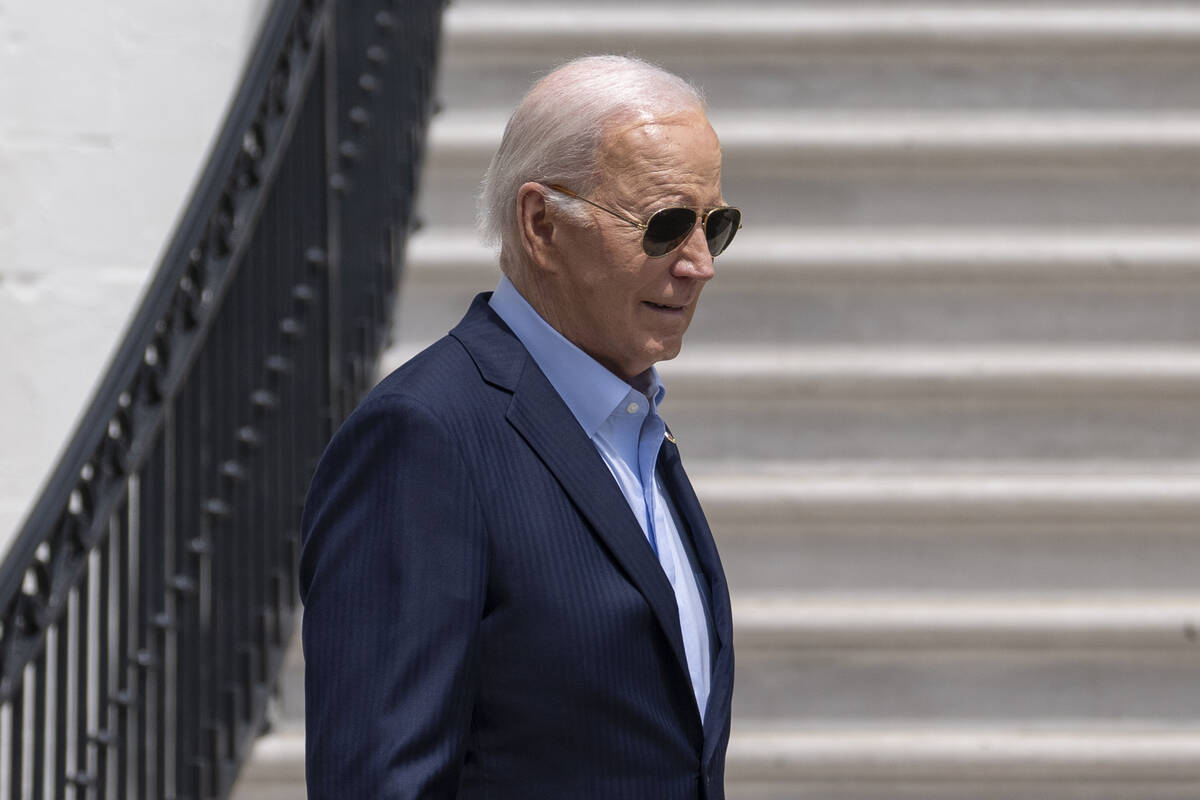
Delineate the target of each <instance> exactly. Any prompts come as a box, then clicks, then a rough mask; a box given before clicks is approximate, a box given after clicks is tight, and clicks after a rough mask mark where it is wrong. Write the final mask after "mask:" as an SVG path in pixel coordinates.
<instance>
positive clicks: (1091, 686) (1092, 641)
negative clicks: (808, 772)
mask: <svg viewBox="0 0 1200 800" xmlns="http://www.w3.org/2000/svg"><path fill="white" fill-rule="evenodd" d="M734 628H735V631H736V633H735V637H736V638H735V641H736V643H737V654H738V681H737V688H736V691H735V693H734V714H735V716H736V717H737V718H739V719H754V720H759V721H772V722H775V723H779V724H786V723H788V722H789V721H790V722H793V723H799V724H803V725H805V726H808V727H812V728H818V727H821V726H830V727H831V728H836V726H838V725H846V724H854V723H855V722H856V721H861V720H864V719H870V720H872V721H873V723H875V724H911V723H917V722H919V723H923V724H928V725H948V724H951V725H960V724H970V723H971V722H973V721H978V720H987V721H988V722H989V723H1013V724H1015V723H1020V722H1036V723H1038V724H1049V723H1054V724H1069V723H1072V722H1080V721H1088V722H1094V723H1096V724H1101V723H1104V722H1109V723H1112V724H1121V723H1127V722H1130V721H1145V720H1157V721H1159V722H1168V721H1169V722H1171V723H1173V724H1188V723H1189V722H1191V721H1193V720H1195V719H1196V717H1197V716H1198V715H1200V696H1196V693H1195V692H1190V691H1189V690H1188V688H1187V687H1188V686H1189V685H1191V684H1192V683H1193V682H1194V676H1195V669H1196V664H1197V659H1200V596H1197V595H1195V594H1194V593H1193V594H1190V595H1188V594H1185V595H1179V596H1170V597H1164V596H1161V595H1125V596H1119V595H1110V594H1107V593H1104V594H1097V595H1077V596H1064V595H1062V594H1060V593H1054V594H1049V595H1045V596H1036V595H1027V594H1022V593H1015V592H1003V593H996V594H994V595H989V596H981V595H980V594H979V593H976V592H961V593H943V594H941V595H938V596H930V595H929V594H928V593H927V594H924V595H919V596H916V597H912V596H908V595H890V594H881V593H874V594H863V593H859V594H853V595H850V594H846V595H819V596H812V595H810V594H808V593H802V592H792V593H786V594H782V593H780V594H768V595H763V594H755V593H750V594H746V593H743V594H740V595H738V594H735V595H734Z"/></svg>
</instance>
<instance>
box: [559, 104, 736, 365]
mask: <svg viewBox="0 0 1200 800" xmlns="http://www.w3.org/2000/svg"><path fill="white" fill-rule="evenodd" d="M600 168H601V171H602V174H603V175H604V179H603V181H602V182H601V185H600V186H599V187H598V188H597V189H596V190H595V191H594V192H592V193H591V196H590V197H589V199H591V200H595V201H596V202H598V203H600V204H602V205H604V206H607V207H608V208H611V209H613V210H616V211H620V212H622V213H623V214H624V215H626V216H627V217H629V218H631V219H636V220H639V221H642V222H645V221H646V220H647V219H649V217H650V215H651V214H653V213H654V212H655V211H657V210H659V209H661V208H666V207H669V206H687V207H689V208H695V209H701V208H712V207H714V206H719V205H721V204H722V200H721V149H720V144H719V142H718V141H717V135H716V133H714V132H713V129H712V126H710V125H709V123H708V120H707V119H706V118H705V116H704V114H703V113H701V112H700V111H695V112H692V113H688V114H685V115H679V116H674V117H671V118H669V119H666V120H658V121H653V122H641V123H637V124H635V125H632V126H630V127H627V128H622V129H619V130H617V131H614V132H613V133H611V134H610V135H609V136H608V137H607V139H606V140H605V143H604V146H603V147H602V149H601V158H600ZM586 208H588V209H589V210H590V212H591V213H592V214H593V217H594V219H593V222H594V224H593V225H591V226H583V225H580V224H578V223H577V222H574V221H572V220H562V219H559V221H558V222H557V224H555V226H554V248H553V255H554V256H555V258H554V259H553V261H554V264H553V270H552V274H551V275H550V276H549V277H550V280H549V281H548V284H549V285H548V286H546V288H547V290H548V291H547V292H546V296H545V301H546V302H545V304H544V305H545V306H546V308H544V309H541V310H543V311H544V312H546V313H545V316H546V317H547V321H549V322H550V324H551V325H553V326H554V327H555V328H557V329H558V330H559V332H561V333H562V334H563V335H564V336H566V337H567V338H568V339H570V340H571V341H572V342H574V343H575V344H576V345H578V346H579V347H580V349H582V350H583V351H584V352H586V353H588V354H589V355H590V356H592V357H593V358H595V359H596V360H597V361H599V362H600V363H601V364H603V365H604V366H605V367H607V368H608V369H609V370H610V371H612V372H614V373H615V374H616V375H618V376H619V377H621V378H623V379H625V380H630V379H631V378H633V377H634V376H635V375H638V374H640V373H642V372H644V371H645V370H647V369H649V368H650V366H651V365H652V364H654V363H655V362H657V361H662V360H665V359H670V358H674V357H675V356H676V355H678V354H679V349H680V347H681V346H682V344H683V334H684V332H685V331H687V328H688V325H689V324H690V323H691V321H692V315H693V314H694V313H695V312H696V304H697V303H698V302H699V300H700V291H701V289H703V288H704V284H705V283H707V282H708V280H709V279H711V278H712V276H713V260H712V256H711V255H710V254H709V252H708V245H707V243H706V242H705V239H704V229H703V227H701V226H699V225H697V226H696V227H695V229H693V231H692V233H691V235H690V236H689V237H688V239H687V241H686V242H685V243H684V244H683V245H681V246H680V247H679V248H678V249H676V250H674V251H672V252H670V253H668V254H667V255H665V256H660V257H658V258H651V257H650V256H647V255H646V254H645V253H643V252H642V247H641V235H642V232H641V230H639V229H638V228H635V227H633V226H632V225H628V224H626V223H624V222H621V221H620V220H618V219H616V218H614V217H612V216H611V215H609V214H606V213H604V212H603V211H600V210H598V209H591V207H590V206H586Z"/></svg>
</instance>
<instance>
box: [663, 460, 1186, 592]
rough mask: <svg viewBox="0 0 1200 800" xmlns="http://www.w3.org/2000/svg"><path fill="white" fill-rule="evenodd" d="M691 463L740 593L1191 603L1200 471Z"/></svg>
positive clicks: (1175, 466)
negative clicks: (1181, 599) (1185, 597)
mask: <svg viewBox="0 0 1200 800" xmlns="http://www.w3.org/2000/svg"><path fill="white" fill-rule="evenodd" d="M683 447H684V448H685V457H686V442H684V443H683ZM687 463H688V470H689V474H690V475H691V477H692V481H693V483H694V484H695V486H696V491H697V493H698V494H699V496H700V497H701V498H702V503H703V504H704V508H705V513H706V515H707V516H708V519H709V522H710V524H711V525H712V529H713V531H714V535H715V536H716V538H717V543H718V546H719V548H720V550H721V557H722V562H723V563H724V567H725V571H726V574H727V576H728V578H729V582H730V586H731V587H732V588H733V590H734V591H735V592H736V593H744V592H763V591H767V592H771V591H796V590H800V589H803V590H805V591H811V592H855V591H861V592H879V591H892V592H900V593H905V592H909V593H922V592H925V593H931V594H933V595H936V594H937V593H938V592H943V591H982V592H987V591H994V592H1006V591H1007V592H1012V591H1018V592H1020V591H1030V592H1055V591H1064V592H1071V591H1076V592H1091V591H1114V592H1147V591H1149V592H1153V591H1171V590H1174V591H1189V590H1191V588H1192V587H1193V586H1194V585H1195V576H1194V568H1193V565H1194V564H1196V563H1200V561H1198V559H1200V528H1197V526H1196V524H1195V520H1196V519H1197V518H1198V515H1200V462H1195V461H1192V462H1178V463H1170V462H1161V461H1160V462H1147V463H1142V464H1138V463H1130V462H1124V463H1121V462H1110V463H1105V462H1075V463H1070V464H1066V463H1057V464H1056V463H1054V462H1046V461H1044V462H1038V463H1029V462H1026V463H1015V462H1008V463H1005V462H990V463H983V462H959V463H954V462H945V461H938V462H933V463H920V462H910V463H907V464H901V463H897V462H893V463H890V464H889V463H886V462H841V463H838V462H831V463H806V464H801V463H790V464H789V463H779V464H775V465H767V464H761V463H760V464H757V465H751V464H737V463H728V462H727V463H714V462H704V461H695V460H691V459H688V460H687Z"/></svg>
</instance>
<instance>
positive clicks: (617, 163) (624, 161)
mask: <svg viewBox="0 0 1200 800" xmlns="http://www.w3.org/2000/svg"><path fill="white" fill-rule="evenodd" d="M599 166H600V169H601V172H602V184H604V185H606V186H608V187H609V188H610V189H611V191H612V192H613V193H614V194H617V195H624V196H625V199H628V200H636V199H642V198H644V197H645V196H646V195H647V194H652V195H667V194H678V195H684V196H687V197H694V198H695V199H706V198H708V196H710V195H719V194H720V183H721V144H720V141H719V140H718V139H717V134H716V133H715V132H714V131H713V129H712V126H711V125H710V124H709V122H708V119H707V118H706V117H705V116H704V114H703V113H702V112H700V111H694V112H690V113H687V114H679V115H675V116H672V117H667V118H662V119H644V120H637V121H634V122H631V123H628V124H625V125H622V126H618V127H617V128H615V129H613V130H612V131H610V132H609V133H608V135H607V136H606V137H605V138H604V141H603V143H602V146H601V151H600V159H599Z"/></svg>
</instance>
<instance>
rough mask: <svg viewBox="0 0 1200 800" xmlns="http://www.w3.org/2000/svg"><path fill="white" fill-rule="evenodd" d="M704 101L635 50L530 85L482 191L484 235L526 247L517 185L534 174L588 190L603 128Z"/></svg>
mask: <svg viewBox="0 0 1200 800" xmlns="http://www.w3.org/2000/svg"><path fill="white" fill-rule="evenodd" d="M695 109H699V110H701V111H703V110H704V109H705V103H704V97H703V95H702V94H701V93H700V90H699V89H697V88H696V87H695V86H693V85H692V84H690V83H688V82H687V81H686V80H684V79H683V78H681V77H679V76H678V75H675V74H674V73H671V72H668V71H666V70H665V69H663V68H662V67H659V66H656V65H654V64H650V63H648V62H646V61H642V60H640V59H637V58H631V57H628V56H615V55H601V56H587V57H584V58H578V59H575V60H573V61H569V62H567V63H566V64H563V65H562V66H560V67H558V68H557V69H555V70H554V71H552V72H550V73H549V74H548V75H546V76H545V77H544V78H542V79H541V80H540V81H538V82H537V83H535V84H534V85H533V87H532V88H531V89H530V90H529V92H528V93H526V95H525V97H524V98H523V99H522V100H521V102H520V104H519V105H518V106H517V108H516V110H515V111H513V114H512V116H511V117H509V120H508V125H507V127H505V129H504V137H503V138H502V139H501V141H500V147H499V149H497V150H496V154H495V155H494V156H493V157H492V163H491V165H490V166H489V167H488V171H487V174H486V175H485V176H484V179H483V189H482V192H481V193H480V197H479V228H480V233H481V234H482V235H483V238H484V241H486V242H487V243H489V244H491V245H497V244H498V245H500V247H501V250H502V252H504V251H511V255H517V254H522V253H523V250H522V248H521V246H520V244H519V238H518V222H517V209H516V199H517V191H518V190H519V189H520V188H521V186H522V185H523V184H525V183H526V182H528V181H537V182H539V183H543V184H551V183H557V184H561V185H563V186H565V187H567V188H569V189H571V191H574V192H578V193H579V194H582V195H584V196H587V195H588V194H590V193H591V192H592V191H593V190H594V189H595V188H596V187H597V186H598V185H599V183H600V179H601V175H600V171H599V165H598V163H597V161H598V158H599V155H600V148H601V145H602V144H603V141H604V136H605V134H606V133H608V131H609V130H610V129H612V128H613V127H615V126H616V125H619V124H621V123H623V122H628V121H630V120H634V119H638V118H646V119H651V118H663V117H667V116H673V115H675V114H680V113H686V112H688V111H692V110H695ZM546 198H547V203H548V204H550V205H551V206H552V207H554V208H557V209H560V210H562V211H564V212H566V213H571V212H572V211H573V210H575V211H578V210H579V206H580V202H579V201H577V200H574V199H572V198H570V197H568V196H566V195H561V194H559V193H557V192H548V193H547V195H546ZM518 257H520V256H518Z"/></svg>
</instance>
